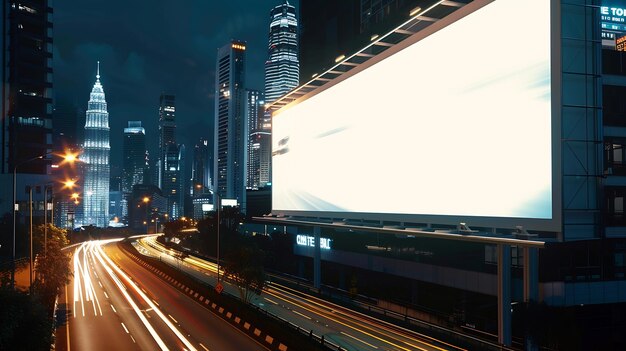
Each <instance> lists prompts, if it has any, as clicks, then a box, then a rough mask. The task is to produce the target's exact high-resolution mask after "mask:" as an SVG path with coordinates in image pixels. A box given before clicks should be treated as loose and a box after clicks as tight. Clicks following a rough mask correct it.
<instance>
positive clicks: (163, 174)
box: [157, 94, 185, 219]
mask: <svg viewBox="0 0 626 351" xmlns="http://www.w3.org/2000/svg"><path fill="white" fill-rule="evenodd" d="M175 133H176V96H174V95H168V94H161V97H160V98H159V150H160V157H159V160H158V162H157V168H158V181H157V184H158V186H159V188H161V191H162V192H163V196H165V197H166V198H167V199H168V207H167V208H168V210H167V213H168V215H169V216H171V217H170V218H172V219H176V218H179V217H181V216H183V213H184V181H183V180H184V179H183V178H184V172H183V171H184V156H185V155H184V154H185V147H184V145H179V144H176V134H175Z"/></svg>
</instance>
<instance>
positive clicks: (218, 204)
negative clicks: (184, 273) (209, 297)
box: [215, 192, 222, 287]
mask: <svg viewBox="0 0 626 351" xmlns="http://www.w3.org/2000/svg"><path fill="white" fill-rule="evenodd" d="M215 201H216V202H217V207H216V208H217V210H216V212H217V250H216V251H217V255H216V256H217V284H216V285H215V286H216V287H217V286H218V285H219V284H220V207H222V200H221V199H220V194H218V193H217V192H216V193H215Z"/></svg>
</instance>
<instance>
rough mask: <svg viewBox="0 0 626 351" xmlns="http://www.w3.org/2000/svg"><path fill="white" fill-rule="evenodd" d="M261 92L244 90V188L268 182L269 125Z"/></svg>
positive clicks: (256, 187)
mask: <svg viewBox="0 0 626 351" xmlns="http://www.w3.org/2000/svg"><path fill="white" fill-rule="evenodd" d="M264 105H265V100H264V96H263V93H261V92H259V91H256V90H247V91H246V112H245V114H246V118H247V120H248V154H247V162H246V188H247V189H258V188H262V187H265V186H266V185H267V183H269V182H270V177H269V168H270V158H271V147H272V145H271V125H270V123H269V121H268V120H266V118H265V108H264Z"/></svg>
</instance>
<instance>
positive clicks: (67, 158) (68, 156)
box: [11, 151, 77, 288]
mask: <svg viewBox="0 0 626 351" xmlns="http://www.w3.org/2000/svg"><path fill="white" fill-rule="evenodd" d="M51 154H52V152H47V153H45V154H43V155H39V156H37V157H33V158H29V159H27V160H24V161H22V162H19V163H17V164H16V165H15V166H14V167H13V252H12V256H11V260H12V264H11V266H12V269H11V287H12V288H15V229H16V222H17V169H18V168H19V167H20V166H22V165H23V164H25V163H28V162H32V161H35V160H43V159H44V157H46V156H49V155H51ZM61 157H63V160H62V161H61V163H70V164H73V163H74V162H75V161H76V160H77V155H76V154H73V153H71V152H69V151H66V152H65V155H61ZM30 201H31V202H32V198H31V199H30ZM31 221H32V216H31Z"/></svg>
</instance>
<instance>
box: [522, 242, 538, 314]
mask: <svg viewBox="0 0 626 351" xmlns="http://www.w3.org/2000/svg"><path fill="white" fill-rule="evenodd" d="M538 253H539V252H538V250H537V249H536V248H532V247H525V248H524V302H528V301H530V300H533V301H538V300H539V276H538V275H539V271H538V268H537V267H538V260H539V259H538Z"/></svg>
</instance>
